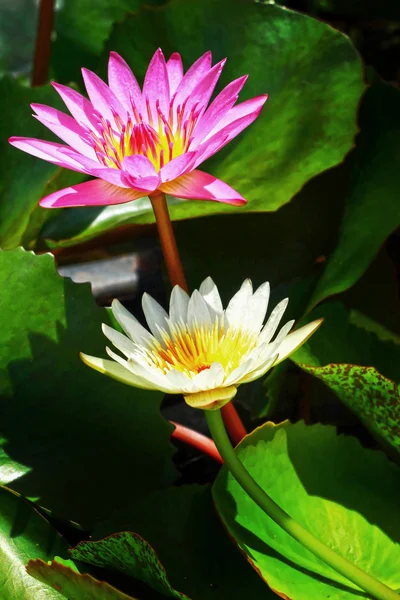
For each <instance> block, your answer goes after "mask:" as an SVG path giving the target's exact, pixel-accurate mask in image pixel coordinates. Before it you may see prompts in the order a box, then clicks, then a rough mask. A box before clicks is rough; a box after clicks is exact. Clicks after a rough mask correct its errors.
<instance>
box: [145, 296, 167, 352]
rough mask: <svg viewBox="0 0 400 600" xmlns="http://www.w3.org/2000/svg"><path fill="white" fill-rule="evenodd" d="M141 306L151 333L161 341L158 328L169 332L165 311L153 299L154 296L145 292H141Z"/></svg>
mask: <svg viewBox="0 0 400 600" xmlns="http://www.w3.org/2000/svg"><path fill="white" fill-rule="evenodd" d="M142 308H143V312H144V316H145V317H146V321H147V324H148V326H149V329H150V331H151V333H152V334H153V335H154V337H155V338H156V339H157V340H158V341H159V342H161V343H163V338H162V335H161V333H160V329H163V330H165V331H168V332H169V327H168V323H167V319H168V314H167V312H166V311H165V310H164V309H163V307H162V306H161V305H160V304H158V302H157V300H154V298H152V297H151V296H150V295H149V294H147V293H146V292H145V293H144V294H143V298H142Z"/></svg>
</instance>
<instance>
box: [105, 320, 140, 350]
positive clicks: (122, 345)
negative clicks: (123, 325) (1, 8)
mask: <svg viewBox="0 0 400 600" xmlns="http://www.w3.org/2000/svg"><path fill="white" fill-rule="evenodd" d="M101 328H102V330H103V333H104V335H105V336H106V338H108V339H109V340H110V342H112V343H113V344H114V346H115V347H116V348H117V349H118V350H119V351H120V352H122V353H123V354H125V356H127V357H128V358H129V357H130V356H132V354H133V353H134V352H135V344H134V343H133V342H132V340H130V339H129V338H128V337H127V336H126V335H123V334H122V333H120V332H119V331H116V330H115V329H113V328H112V327H109V326H108V325H106V324H105V323H103V324H102V326H101Z"/></svg>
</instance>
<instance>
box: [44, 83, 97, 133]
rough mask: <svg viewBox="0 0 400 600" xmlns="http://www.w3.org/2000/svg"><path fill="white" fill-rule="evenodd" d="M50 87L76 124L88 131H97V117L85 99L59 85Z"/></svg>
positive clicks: (54, 84) (55, 84)
mask: <svg viewBox="0 0 400 600" xmlns="http://www.w3.org/2000/svg"><path fill="white" fill-rule="evenodd" d="M52 85H53V87H54V89H55V90H56V91H57V92H58V93H59V95H60V96H61V98H62V100H63V101H64V104H65V106H66V107H67V108H68V110H69V112H70V113H71V115H72V116H73V117H74V119H76V120H77V121H78V123H80V124H81V125H84V126H86V127H88V128H89V129H94V130H95V131H98V130H99V125H98V122H99V117H98V115H97V113H96V111H95V109H94V107H93V106H92V104H91V103H90V102H89V100H87V98H85V97H84V96H82V95H81V94H79V93H78V92H76V91H75V90H73V89H72V88H69V87H67V86H66V85H61V84H60V83H53V84H52Z"/></svg>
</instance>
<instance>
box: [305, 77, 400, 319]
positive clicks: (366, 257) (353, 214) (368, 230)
mask: <svg viewBox="0 0 400 600" xmlns="http://www.w3.org/2000/svg"><path fill="white" fill-rule="evenodd" d="M360 128H361V132H360V135H359V138H358V140H357V149H356V153H355V166H354V173H353V181H352V184H351V188H350V192H349V196H348V198H347V203H346V210H345V212H344V214H343V220H342V223H341V226H340V234H339V238H338V242H337V246H336V248H335V250H334V251H333V252H332V254H331V256H330V257H329V260H328V262H327V265H326V268H325V271H324V273H323V275H322V276H321V279H320V280H319V282H318V285H317V288H316V290H315V292H314V294H313V297H312V299H311V302H310V308H311V307H312V306H315V305H316V304H317V303H318V302H320V301H321V300H323V299H324V298H326V297H327V296H331V295H333V294H337V293H339V292H342V291H343V290H345V289H347V288H349V287H351V286H352V285H353V284H354V283H355V282H356V281H357V279H359V277H360V276H361V275H362V274H363V273H364V271H365V270H366V269H367V267H368V265H369V264H370V263H371V262H372V260H373V258H374V257H375V255H376V254H377V253H378V250H379V248H380V247H381V245H382V243H383V242H384V240H385V239H386V238H387V236H388V235H389V234H390V233H391V232H392V231H394V230H395V229H396V228H397V226H398V225H399V224H400V203H399V202H398V190H399V186H400V152H399V148H400V92H399V91H398V90H396V89H395V88H394V87H393V86H391V85H388V84H385V83H378V84H375V85H373V86H372V87H371V88H370V89H369V90H368V91H367V92H366V94H365V96H364V98H363V100H362V103H361V107H360Z"/></svg>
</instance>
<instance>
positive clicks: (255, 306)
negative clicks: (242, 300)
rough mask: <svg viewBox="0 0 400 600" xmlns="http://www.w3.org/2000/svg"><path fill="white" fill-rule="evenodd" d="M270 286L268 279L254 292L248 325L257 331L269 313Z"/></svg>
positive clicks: (250, 304) (249, 309)
mask: <svg viewBox="0 0 400 600" xmlns="http://www.w3.org/2000/svg"><path fill="white" fill-rule="evenodd" d="M269 294H270V286H269V283H268V281H267V282H266V283H263V284H262V285H260V287H259V288H258V289H257V290H256V291H255V292H254V294H253V297H252V298H251V300H250V303H249V308H248V312H249V319H248V321H247V323H248V327H249V328H250V329H252V330H253V331H256V332H257V333H258V332H259V331H260V329H261V327H262V324H263V322H264V319H265V315H266V313H267V308H268V302H269Z"/></svg>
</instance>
